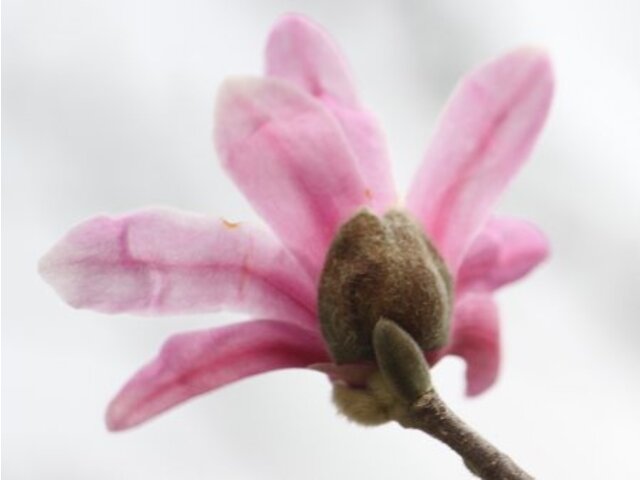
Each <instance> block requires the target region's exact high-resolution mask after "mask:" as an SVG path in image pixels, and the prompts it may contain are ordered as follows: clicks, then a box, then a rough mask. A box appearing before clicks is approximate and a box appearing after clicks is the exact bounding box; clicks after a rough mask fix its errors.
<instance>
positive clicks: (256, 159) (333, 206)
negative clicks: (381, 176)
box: [215, 79, 367, 278]
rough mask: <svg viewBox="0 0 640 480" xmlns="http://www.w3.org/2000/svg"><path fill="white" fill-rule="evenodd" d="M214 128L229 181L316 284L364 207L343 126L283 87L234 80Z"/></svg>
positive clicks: (363, 190)
mask: <svg viewBox="0 0 640 480" xmlns="http://www.w3.org/2000/svg"><path fill="white" fill-rule="evenodd" d="M216 125H217V127H216V132H215V136H216V140H217V146H218V150H219V153H220V157H221V158H222V161H223V164H224V166H225V167H226V169H227V170H228V172H229V174H230V175H231V177H232V178H233V179H234V181H235V182H236V184H237V185H238V187H239V188H240V189H241V190H242V191H243V192H244V194H245V195H246V197H247V198H248V199H249V201H250V202H251V204H252V205H253V207H254V208H255V209H256V210H257V211H258V213H260V214H261V215H262V217H263V218H264V219H265V220H266V221H267V222H268V223H269V224H270V225H271V227H272V228H273V229H274V231H275V232H276V233H277V234H278V236H279V237H280V239H281V240H282V242H283V243H284V244H285V245H286V246H287V247H288V248H289V249H290V250H291V251H292V252H293V253H294V254H295V255H296V256H297V257H298V258H299V259H300V261H301V262H302V263H303V265H304V266H305V267H306V268H307V270H308V271H309V272H310V273H311V274H312V275H313V276H314V277H316V278H317V276H318V275H319V272H320V269H321V268H322V264H323V262H324V256H325V254H326V251H327V249H328V247H329V244H330V242H331V240H332V238H333V236H334V234H335V232H336V230H337V229H338V227H339V226H340V225H341V224H342V223H343V222H344V221H346V220H347V219H348V218H349V217H351V216H352V215H353V214H354V213H355V212H356V211H357V210H358V209H360V208H361V207H362V206H363V205H365V204H366V203H367V193H366V187H365V185H364V183H363V182H362V178H361V177H360V174H359V172H358V169H357V168H356V164H355V160H354V158H353V155H352V154H351V152H350V150H349V147H348V145H347V143H346V141H345V139H344V135H343V134H342V132H341V131H340V128H339V127H338V124H337V123H336V122H335V120H334V119H333V118H331V116H330V115H329V114H328V113H327V110H326V109H325V108H324V107H323V106H322V105H321V104H320V103H319V102H317V101H315V100H314V99H313V98H311V97H310V96H308V95H306V94H304V93H303V92H301V91H299V90H298V89H296V88H294V87H292V86H290V85H288V84H286V83H284V82H282V81H279V80H276V79H264V80H259V79H236V80H232V81H228V82H227V83H226V84H225V85H224V86H223V87H222V89H221V92H220V94H219V98H218V107H217V121H216Z"/></svg>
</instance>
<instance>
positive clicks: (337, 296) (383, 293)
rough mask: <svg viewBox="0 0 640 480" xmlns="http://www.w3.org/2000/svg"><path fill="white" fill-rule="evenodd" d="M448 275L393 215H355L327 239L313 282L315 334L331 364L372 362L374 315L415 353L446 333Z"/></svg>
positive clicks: (415, 230)
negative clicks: (400, 332)
mask: <svg viewBox="0 0 640 480" xmlns="http://www.w3.org/2000/svg"><path fill="white" fill-rule="evenodd" d="M451 301H452V292H451V276H450V275H449V273H448V271H447V269H446V267H445V265H444V262H443V260H442V258H441V257H440V255H439V254H438V252H437V251H436V249H435V248H434V247H433V245H431V242H429V240H428V239H427V238H426V236H425V235H424V233H423V231H422V229H421V228H420V227H419V226H418V225H417V224H416V223H415V222H414V221H413V220H412V219H411V218H409V217H408V216H407V214H405V213H404V212H401V211H399V210H391V211H389V212H387V213H386V214H385V215H384V216H382V217H378V216H376V215H374V214H373V213H371V212H369V211H366V210H365V211H361V212H359V213H358V214H356V215H355V216H354V217H352V218H351V219H350V220H349V221H348V222H346V223H345V224H344V225H343V226H342V227H341V228H340V230H339V231H338V234H337V235H336V237H335V238H334V240H333V243H332V245H331V248H330V249H329V253H328V254H327V258H326V260H325V265H324V270H323V272H322V277H321V279H320V290H319V294H318V312H319V316H320V323H321V326H322V332H323V335H324V337H325V340H326V341H327V344H328V346H329V349H330V351H331V353H332V356H333V359H334V361H335V362H336V363H338V364H344V363H357V362H362V361H371V360H374V358H375V355H374V352H373V345H372V334H373V328H374V326H375V324H376V322H377V321H378V320H379V319H380V318H383V317H384V318H389V319H392V320H393V321H394V322H396V323H397V324H398V325H400V326H401V327H402V328H403V329H404V330H405V331H406V332H407V333H409V335H411V337H413V339H414V340H415V341H416V342H417V344H418V345H419V346H420V348H421V349H422V350H431V349H434V348H438V347H440V346H443V345H444V344H445V343H446V340H447V334H448V331H449V316H450V313H451Z"/></svg>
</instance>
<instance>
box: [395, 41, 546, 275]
mask: <svg viewBox="0 0 640 480" xmlns="http://www.w3.org/2000/svg"><path fill="white" fill-rule="evenodd" d="M552 91H553V78H552V72H551V65H550V62H549V59H548V58H547V56H546V55H545V54H544V53H543V52H540V51H537V50H533V49H523V50H518V51H516V52H513V53H510V54H508V55H506V56H504V57H501V58H499V59H498V60H495V61H493V62H491V63H489V64H487V65H485V66H483V67H481V68H479V69H478V70H476V71H475V72H473V73H471V75H469V76H468V77H466V78H465V79H464V80H463V81H462V83H461V85H460V86H459V87H458V89H457V90H456V92H455V94H454V95H453V97H452V99H451V100H450V102H449V105H448V107H447V109H446V111H445V112H444V114H443V116H442V118H441V119H440V124H439V127H438V128H437V130H436V133H435V135H434V138H433V139H432V142H431V145H430V147H429V149H428V150H427V153H426V156H425V159H424V161H423V164H422V166H421V168H420V169H419V171H418V174H417V176H416V178H415V181H414V184H413V186H412V188H411V191H410V193H409V196H408V199H407V206H408V208H409V210H410V211H411V212H412V213H413V214H414V215H415V216H416V217H417V218H418V219H420V220H421V221H422V223H423V224H424V226H425V229H426V231H427V232H428V233H429V235H430V236H431V238H432V239H433V240H434V241H435V243H436V245H437V246H438V248H439V250H440V252H441V253H442V255H443V256H444V258H445V260H446V261H447V264H448V265H449V267H450V269H451V270H452V271H456V270H457V267H458V265H459V262H460V261H461V258H462V255H463V254H464V252H465V250H466V249H467V248H468V246H469V244H470V242H471V240H472V239H473V237H474V236H475V234H476V233H477V231H478V230H479V228H480V227H481V226H482V224H483V222H484V221H485V220H486V218H487V216H488V214H489V213H490V210H491V208H492V207H493V204H494V203H495V201H496V199H497V197H498V195H499V194H500V193H501V192H502V190H503V189H504V188H505V186H506V185H507V183H508V182H509V180H510V179H511V177H512V176H513V175H514V174H515V173H516V171H517V170H518V168H519V167H520V166H521V165H522V163H523V161H524V160H525V159H526V158H527V156H528V155H529V152H530V151H531V148H532V147H533V144H534V141H535V139H536V137H537V136H538V133H539V132H540V129H541V128H542V125H543V123H544V120H545V118H546V116H547V112H548V110H549V105H550V103H551V97H552Z"/></svg>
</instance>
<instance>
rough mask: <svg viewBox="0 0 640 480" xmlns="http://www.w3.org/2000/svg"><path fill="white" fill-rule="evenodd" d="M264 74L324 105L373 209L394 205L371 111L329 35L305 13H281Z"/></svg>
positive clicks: (388, 166) (382, 145) (383, 145)
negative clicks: (350, 152) (348, 148)
mask: <svg viewBox="0 0 640 480" xmlns="http://www.w3.org/2000/svg"><path fill="white" fill-rule="evenodd" d="M266 74H267V75H270V76H273V77H278V78H282V79H283V80H287V81H288V82H290V83H292V84H295V85H296V86H298V87H300V88H302V89H303V90H304V91H306V92H307V93H309V94H310V95H313V96H314V97H316V98H317V99H318V100H320V101H321V102H323V103H324V105H325V106H326V107H328V109H329V110H330V111H331V113H332V114H333V115H334V117H335V118H336V119H337V120H338V122H339V123H340V125H341V127H342V129H343V131H344V133H345V135H346V137H347V140H348V141H349V144H350V146H351V148H352V149H353V152H354V154H355V156H356V159H357V162H358V167H359V170H360V174H361V175H362V178H363V179H364V182H365V184H366V185H367V188H368V189H369V192H370V194H371V197H372V198H371V206H372V208H373V209H374V210H375V211H377V212H378V213H382V212H383V211H385V210H386V209H387V208H389V207H390V206H391V205H393V204H394V203H395V201H396V193H395V188H394V185H393V176H392V173H391V163H390V162H389V157H388V153H387V147H386V143H385V139H384V136H383V135H382V132H381V131H380V128H379V126H378V123H377V121H376V119H375V118H374V117H373V115H371V114H370V113H369V112H368V111H366V110H365V109H364V108H363V107H362V106H361V105H360V103H359V101H358V99H357V96H356V91H355V88H354V85H353V82H352V81H351V76H350V74H349V71H348V68H347V64H346V62H345V60H344V58H343V57H342V55H341V54H340V51H339V49H338V48H337V46H336V45H335V44H334V42H333V41H332V39H331V38H330V37H329V36H328V35H327V34H326V33H325V32H324V31H323V30H322V29H321V28H320V27H318V26H316V25H314V24H313V23H311V22H310V21H308V20H306V19H305V18H303V17H300V16H298V15H287V16H285V17H284V18H282V19H281V20H280V21H279V22H278V23H277V24H276V25H275V27H274V28H273V30H272V32H271V35H270V36H269V40H268V42H267V49H266Z"/></svg>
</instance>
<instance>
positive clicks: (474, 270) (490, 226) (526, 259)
mask: <svg viewBox="0 0 640 480" xmlns="http://www.w3.org/2000/svg"><path fill="white" fill-rule="evenodd" d="M548 255H549V243H548V241H547V239H546V237H545V236H544V234H543V233H542V232H541V231H540V230H538V229H537V228H536V227H535V226H534V225H532V224H530V223H528V222H525V221H523V220H518V219H516V218H508V217H492V218H491V219H489V221H488V222H487V223H486V224H485V225H484V227H483V229H482V230H481V231H480V233H479V234H478V236H477V237H476V238H475V239H474V240H473V243H472V244H471V247H470V248H469V250H468V251H467V253H466V254H465V256H464V259H463V261H462V264H461V266H460V270H458V275H457V278H456V290H457V291H458V293H460V292H462V291H464V290H467V289H470V288H473V289H482V290H495V289H496V288H499V287H501V286H502V285H504V284H506V283H511V282H514V281H516V280H518V279H520V278H522V277H523V276H525V275H526V274H527V273H529V272H530V271H531V270H532V269H533V268H535V267H536V266H537V265H538V264H539V263H540V262H542V261H543V260H544V259H545V258H547V256H548Z"/></svg>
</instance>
